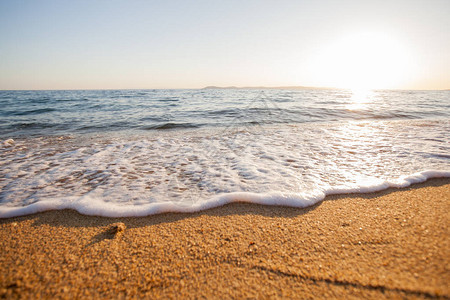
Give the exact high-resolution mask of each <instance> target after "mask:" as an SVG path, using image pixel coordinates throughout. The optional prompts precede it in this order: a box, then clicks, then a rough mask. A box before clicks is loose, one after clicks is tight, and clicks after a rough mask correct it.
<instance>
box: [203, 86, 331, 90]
mask: <svg viewBox="0 0 450 300" xmlns="http://www.w3.org/2000/svg"><path fill="white" fill-rule="evenodd" d="M331 89H334V88H330V87H314V86H247V87H237V86H225V87H222V86H213V85H212V86H207V87H204V88H203V90H331Z"/></svg>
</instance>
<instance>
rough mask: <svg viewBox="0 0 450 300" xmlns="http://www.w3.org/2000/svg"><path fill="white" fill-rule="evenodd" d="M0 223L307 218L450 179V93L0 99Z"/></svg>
mask: <svg viewBox="0 0 450 300" xmlns="http://www.w3.org/2000/svg"><path fill="white" fill-rule="evenodd" d="M0 120H1V122H0V140H1V142H0V158H1V159H0V217H3V218H5V217H13V216H19V215H26V214H31V213H35V212H40V211H45V210H54V209H67V208H69V209H75V210H77V211H79V212H80V213H82V214H88V215H100V216H110V217H117V216H145V215H151V214H156V213H162V212H193V211H198V210H202V209H207V208H211V207H215V206H220V205H224V204H226V203H230V202H235V201H246V202H253V203H260V204H267V205H286V206H293V207H306V206H310V205H313V204H315V203H317V202H318V201H321V200H322V199H323V198H324V197H325V196H326V195H329V194H337V193H353V192H371V191H378V190H382V189H386V188H388V187H404V186H408V185H410V184H411V183H415V182H422V181H425V180H427V179H428V178H432V177H450V91H385V90H379V91H370V92H352V91H349V90H313V89H310V90H270V89H266V90H264V89H261V90H257V89H252V90H244V89H200V90H99V91H0Z"/></svg>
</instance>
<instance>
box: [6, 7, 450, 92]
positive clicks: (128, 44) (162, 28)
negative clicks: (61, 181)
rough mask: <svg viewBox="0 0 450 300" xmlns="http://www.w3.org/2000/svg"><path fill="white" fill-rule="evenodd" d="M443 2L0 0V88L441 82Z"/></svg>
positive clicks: (445, 73)
mask: <svg viewBox="0 0 450 300" xmlns="http://www.w3.org/2000/svg"><path fill="white" fill-rule="evenodd" d="M448 15H450V2H448V1H441V0H432V1H418V0H413V1H406V0H395V1H389V2H388V1H386V2H384V1H383V2H382V3H380V1H356V0H347V1H334V0H324V1H317V2H312V1H278V2H274V1H246V2H237V1H227V2H216V1H170V2H164V3H156V2H152V1H149V2H147V1H130V2H126V3H123V2H116V1H112V2H111V1H95V2H89V1H77V2H65V3H62V2H58V1H53V0H47V1H40V2H39V3H37V2H36V3H26V4H24V3H18V2H6V1H0V25H1V26H0V34H1V36H2V43H0V54H1V55H0V90H85V89H200V88H204V87H207V86H220V87H227V86H236V87H286V86H306V87H318V88H349V89H400V90H446V89H449V88H450V72H449V70H450V39H449V35H448V28H450V18H448Z"/></svg>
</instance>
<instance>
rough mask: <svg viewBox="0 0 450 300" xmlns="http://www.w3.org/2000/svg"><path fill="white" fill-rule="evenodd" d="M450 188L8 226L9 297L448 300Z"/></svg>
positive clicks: (2, 262) (31, 219) (4, 240)
mask: <svg viewBox="0 0 450 300" xmlns="http://www.w3.org/2000/svg"><path fill="white" fill-rule="evenodd" d="M449 210H450V179H449V178H440V179H432V180H429V181H427V182H425V183H421V184H416V185H413V186H411V187H408V188H403V189H392V188H391V189H388V190H384V191H381V192H376V193H370V194H347V195H335V196H328V197H327V198H326V199H325V201H323V202H320V203H319V204H316V205H315V206H312V207H309V208H306V209H300V208H291V207H279V206H262V205H256V204H249V203H233V204H229V205H226V206H222V207H217V208H214V209H210V210H206V211H200V212H196V213H191V214H183V213H168V214H159V215H153V216H148V217H140V218H103V217H95V216H85V215H81V214H79V213H77V212H75V211H72V210H62V211H48V212H43V213H39V214H34V215H28V216H23V217H16V218H7V219H1V220H0V243H1V249H2V255H1V256H0V270H1V272H0V297H2V298H38V297H42V298H54V297H56V298H98V297H99V298H134V297H139V298H141V297H149V298H303V299H304V298H324V297H334V298H405V297H406V298H418V299H421V298H435V297H436V298H449V297H450V288H449V286H448V283H449V282H450V271H449V269H448V268H449V267H448V266H449V265H450V264H449V263H450V258H449V257H450V255H449V254H450V244H449V226H448V225H449V221H450V218H449V214H448V211H449Z"/></svg>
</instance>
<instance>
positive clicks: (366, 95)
mask: <svg viewBox="0 0 450 300" xmlns="http://www.w3.org/2000/svg"><path fill="white" fill-rule="evenodd" d="M351 93H352V96H351V98H350V103H349V104H348V105H347V109H349V110H361V109H365V108H366V107H367V104H368V103H370V102H372V99H373V97H374V91H373V90H371V89H365V88H360V89H352V90H351Z"/></svg>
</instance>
